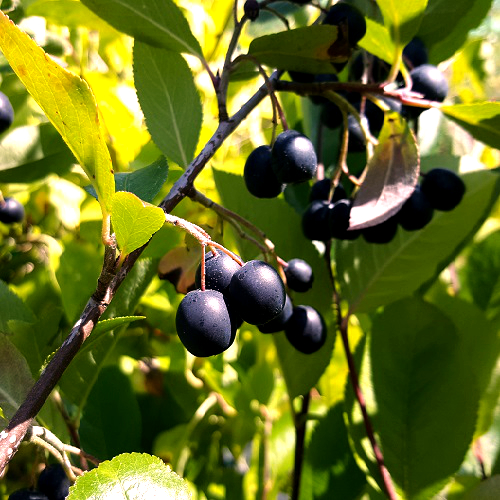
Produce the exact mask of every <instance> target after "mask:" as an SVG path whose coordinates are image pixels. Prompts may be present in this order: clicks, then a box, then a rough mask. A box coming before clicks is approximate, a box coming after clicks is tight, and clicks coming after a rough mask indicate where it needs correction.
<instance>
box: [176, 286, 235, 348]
mask: <svg viewBox="0 0 500 500" xmlns="http://www.w3.org/2000/svg"><path fill="white" fill-rule="evenodd" d="M230 308H231V306H230V305H229V304H228V300H227V299H226V298H225V296H224V295H222V293H220V292H218V291H217V290H205V291H204V292H202V291H201V290H193V291H192V292H189V293H188V294H187V295H186V296H185V297H184V298H183V299H182V301H181V303H180V304H179V308H178V309H177V314H176V317H175V326H176V329H177V334H178V335H179V338H180V339H181V342H182V343H183V344H184V347H185V348H186V349H187V350H188V351H189V352H190V353H191V354H193V355H194V356H199V357H207V356H214V355H216V354H220V353H221V352H224V351H225V350H226V349H228V348H229V347H230V346H231V344H232V343H233V341H234V337H235V334H236V329H237V324H238V321H237V315H236V314H235V313H234V312H233V311H231V310H230Z"/></svg>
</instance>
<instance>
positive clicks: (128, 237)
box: [111, 191, 165, 255]
mask: <svg viewBox="0 0 500 500" xmlns="http://www.w3.org/2000/svg"><path fill="white" fill-rule="evenodd" d="M112 206H113V214H112V217H111V222H112V224H113V230H114V232H115V234H116V241H117V242H118V246H119V247H120V250H121V251H122V252H123V253H124V254H125V255H126V254H129V253H130V252H133V251H134V250H136V249H137V248H139V247H141V246H142V245H144V244H145V243H147V242H148V241H149V240H150V238H151V236H153V234H154V233H156V231H158V230H159V229H160V228H161V227H162V226H163V224H164V222H165V214H164V213H163V210H162V209H161V208H159V207H154V206H151V205H146V204H145V203H144V202H143V201H142V200H141V199H140V198H138V197H137V196H135V195H134V194H132V193H127V192H126V191H119V192H118V193H116V194H115V196H114V198H113V205H112Z"/></svg>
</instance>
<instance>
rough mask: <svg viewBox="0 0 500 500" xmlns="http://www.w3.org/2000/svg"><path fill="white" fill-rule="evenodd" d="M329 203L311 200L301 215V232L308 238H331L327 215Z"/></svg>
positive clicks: (319, 239)
mask: <svg viewBox="0 0 500 500" xmlns="http://www.w3.org/2000/svg"><path fill="white" fill-rule="evenodd" d="M330 206H331V203H329V202H328V201H322V200H316V201H313V202H312V203H311V204H310V205H309V206H308V207H307V209H306V211H305V212H304V214H303V215H302V232H303V233H304V236H305V237H306V238H307V239H308V240H318V241H327V240H329V239H330V238H331V235H330V228H329V226H328V215H329V210H330Z"/></svg>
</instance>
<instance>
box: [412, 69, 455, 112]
mask: <svg viewBox="0 0 500 500" xmlns="http://www.w3.org/2000/svg"><path fill="white" fill-rule="evenodd" d="M410 76H411V80H412V86H411V90H412V91H413V92H418V93H419V94H422V95H423V98H424V99H427V100H429V101H438V102H443V101H444V100H445V98H446V96H447V95H448V82H447V81H446V78H445V76H444V75H443V73H441V71H439V69H438V68H437V67H436V66H433V65H432V64H422V66H418V67H416V68H415V69H413V70H411V71H410ZM403 109H404V112H405V114H406V116H408V117H409V118H417V117H418V116H419V115H420V114H421V113H422V111H424V109H425V108H417V107H415V106H404V107H403Z"/></svg>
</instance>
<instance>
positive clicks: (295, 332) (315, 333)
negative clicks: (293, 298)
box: [285, 306, 327, 354]
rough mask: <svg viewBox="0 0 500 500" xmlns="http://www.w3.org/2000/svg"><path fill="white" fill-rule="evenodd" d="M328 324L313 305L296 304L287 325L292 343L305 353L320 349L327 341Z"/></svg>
mask: <svg viewBox="0 0 500 500" xmlns="http://www.w3.org/2000/svg"><path fill="white" fill-rule="evenodd" d="M326 334H327V330H326V324H325V321H324V319H323V317H322V316H321V314H320V313H319V312H318V311H317V310H316V309H314V307H311V306H296V307H294V308H293V314H292V317H291V318H290V319H289V320H288V322H287V324H286V326H285V335H286V338H287V339H288V341H289V342H290V344H292V345H293V347H295V349H297V351H300V352H302V353H304V354H312V353H313V352H316V351H318V350H319V349H320V348H321V347H322V346H323V344H324V343H325V341H326Z"/></svg>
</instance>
